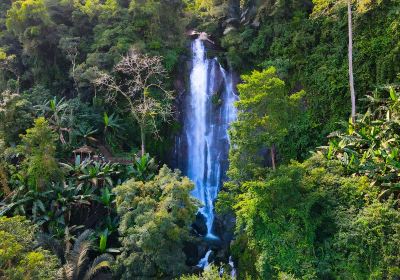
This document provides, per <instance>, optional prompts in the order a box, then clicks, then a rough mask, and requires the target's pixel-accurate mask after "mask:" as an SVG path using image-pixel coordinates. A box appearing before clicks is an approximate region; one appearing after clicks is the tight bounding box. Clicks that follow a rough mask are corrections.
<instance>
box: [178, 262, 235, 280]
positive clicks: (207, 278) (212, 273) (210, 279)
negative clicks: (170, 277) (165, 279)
mask: <svg viewBox="0 0 400 280" xmlns="http://www.w3.org/2000/svg"><path fill="white" fill-rule="evenodd" d="M179 279H180V280H215V279H221V280H229V279H232V278H231V277H230V275H228V274H227V273H222V274H221V273H220V270H219V268H218V267H217V266H215V265H210V266H208V267H207V268H206V269H205V270H204V271H203V272H202V273H201V274H199V275H189V276H182V277H180V278H179Z"/></svg>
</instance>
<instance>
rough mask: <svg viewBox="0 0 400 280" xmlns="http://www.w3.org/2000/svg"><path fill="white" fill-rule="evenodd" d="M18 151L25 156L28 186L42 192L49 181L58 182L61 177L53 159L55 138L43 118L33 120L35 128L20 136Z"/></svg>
mask: <svg viewBox="0 0 400 280" xmlns="http://www.w3.org/2000/svg"><path fill="white" fill-rule="evenodd" d="M21 138H22V144H21V145H20V150H21V151H22V152H23V154H24V155H25V165H26V169H27V176H28V181H29V184H30V186H31V187H32V188H35V189H36V191H37V190H42V189H44V188H45V186H46V184H48V183H49V182H51V181H57V180H59V177H60V175H61V173H60V170H59V167H58V163H57V161H56V159H55V152H56V146H55V141H56V139H57V136H56V135H55V134H54V132H53V131H52V129H51V128H50V126H49V123H48V122H47V121H46V120H45V119H44V118H43V117H41V118H38V119H36V120H35V126H34V127H33V128H29V129H27V130H26V134H25V135H22V136H21Z"/></svg>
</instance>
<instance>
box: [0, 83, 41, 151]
mask: <svg viewBox="0 0 400 280" xmlns="http://www.w3.org/2000/svg"><path fill="white" fill-rule="evenodd" d="M31 107H32V104H31V103H30V102H29V101H28V100H26V99H25V98H23V97H22V96H21V95H20V94H18V93H14V92H11V91H9V90H7V91H4V92H2V93H1V94H0V135H1V137H2V138H3V139H4V142H5V144H6V145H15V144H16V143H18V140H19V135H20V134H21V133H23V132H24V131H25V130H26V129H27V128H29V126H30V125H31V123H32V119H33V112H32V108H31Z"/></svg>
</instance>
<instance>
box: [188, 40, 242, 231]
mask: <svg viewBox="0 0 400 280" xmlns="http://www.w3.org/2000/svg"><path fill="white" fill-rule="evenodd" d="M192 54H193V58H192V63H193V65H192V70H191V73H190V92H189V96H188V97H187V103H186V110H185V126H184V131H185V136H186V138H187V139H186V140H187V175H188V177H189V178H190V179H191V180H192V181H193V182H194V184H195V189H194V190H193V192H192V195H193V196H194V197H196V198H197V199H199V200H200V201H201V202H202V204H203V207H202V208H201V209H200V210H199V211H200V212H201V213H202V214H203V215H204V216H205V218H206V224H207V237H209V238H217V237H216V236H215V235H214V234H213V223H214V201H215V199H216V197H217V195H218V191H219V190H220V186H221V181H222V180H223V177H224V176H225V172H226V169H227V160H228V159H227V157H228V150H229V137H228V128H229V124H230V123H231V122H232V121H233V120H235V118H236V109H235V107H234V102H235V101H236V100H237V96H236V94H235V91H234V84H233V81H232V76H231V74H230V73H229V72H227V71H225V70H224V69H223V68H222V67H221V65H220V64H219V63H218V61H217V60H216V59H207V57H206V50H205V47H204V44H203V41H201V40H200V39H197V40H195V41H194V42H193V43H192Z"/></svg>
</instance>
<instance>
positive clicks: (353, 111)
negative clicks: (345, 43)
mask: <svg viewBox="0 0 400 280" xmlns="http://www.w3.org/2000/svg"><path fill="white" fill-rule="evenodd" d="M347 24H348V30H349V31H348V32H349V35H348V36H349V86H350V96H351V120H352V123H355V121H356V93H355V90H354V74H353V21H352V12H351V0H347Z"/></svg>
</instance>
